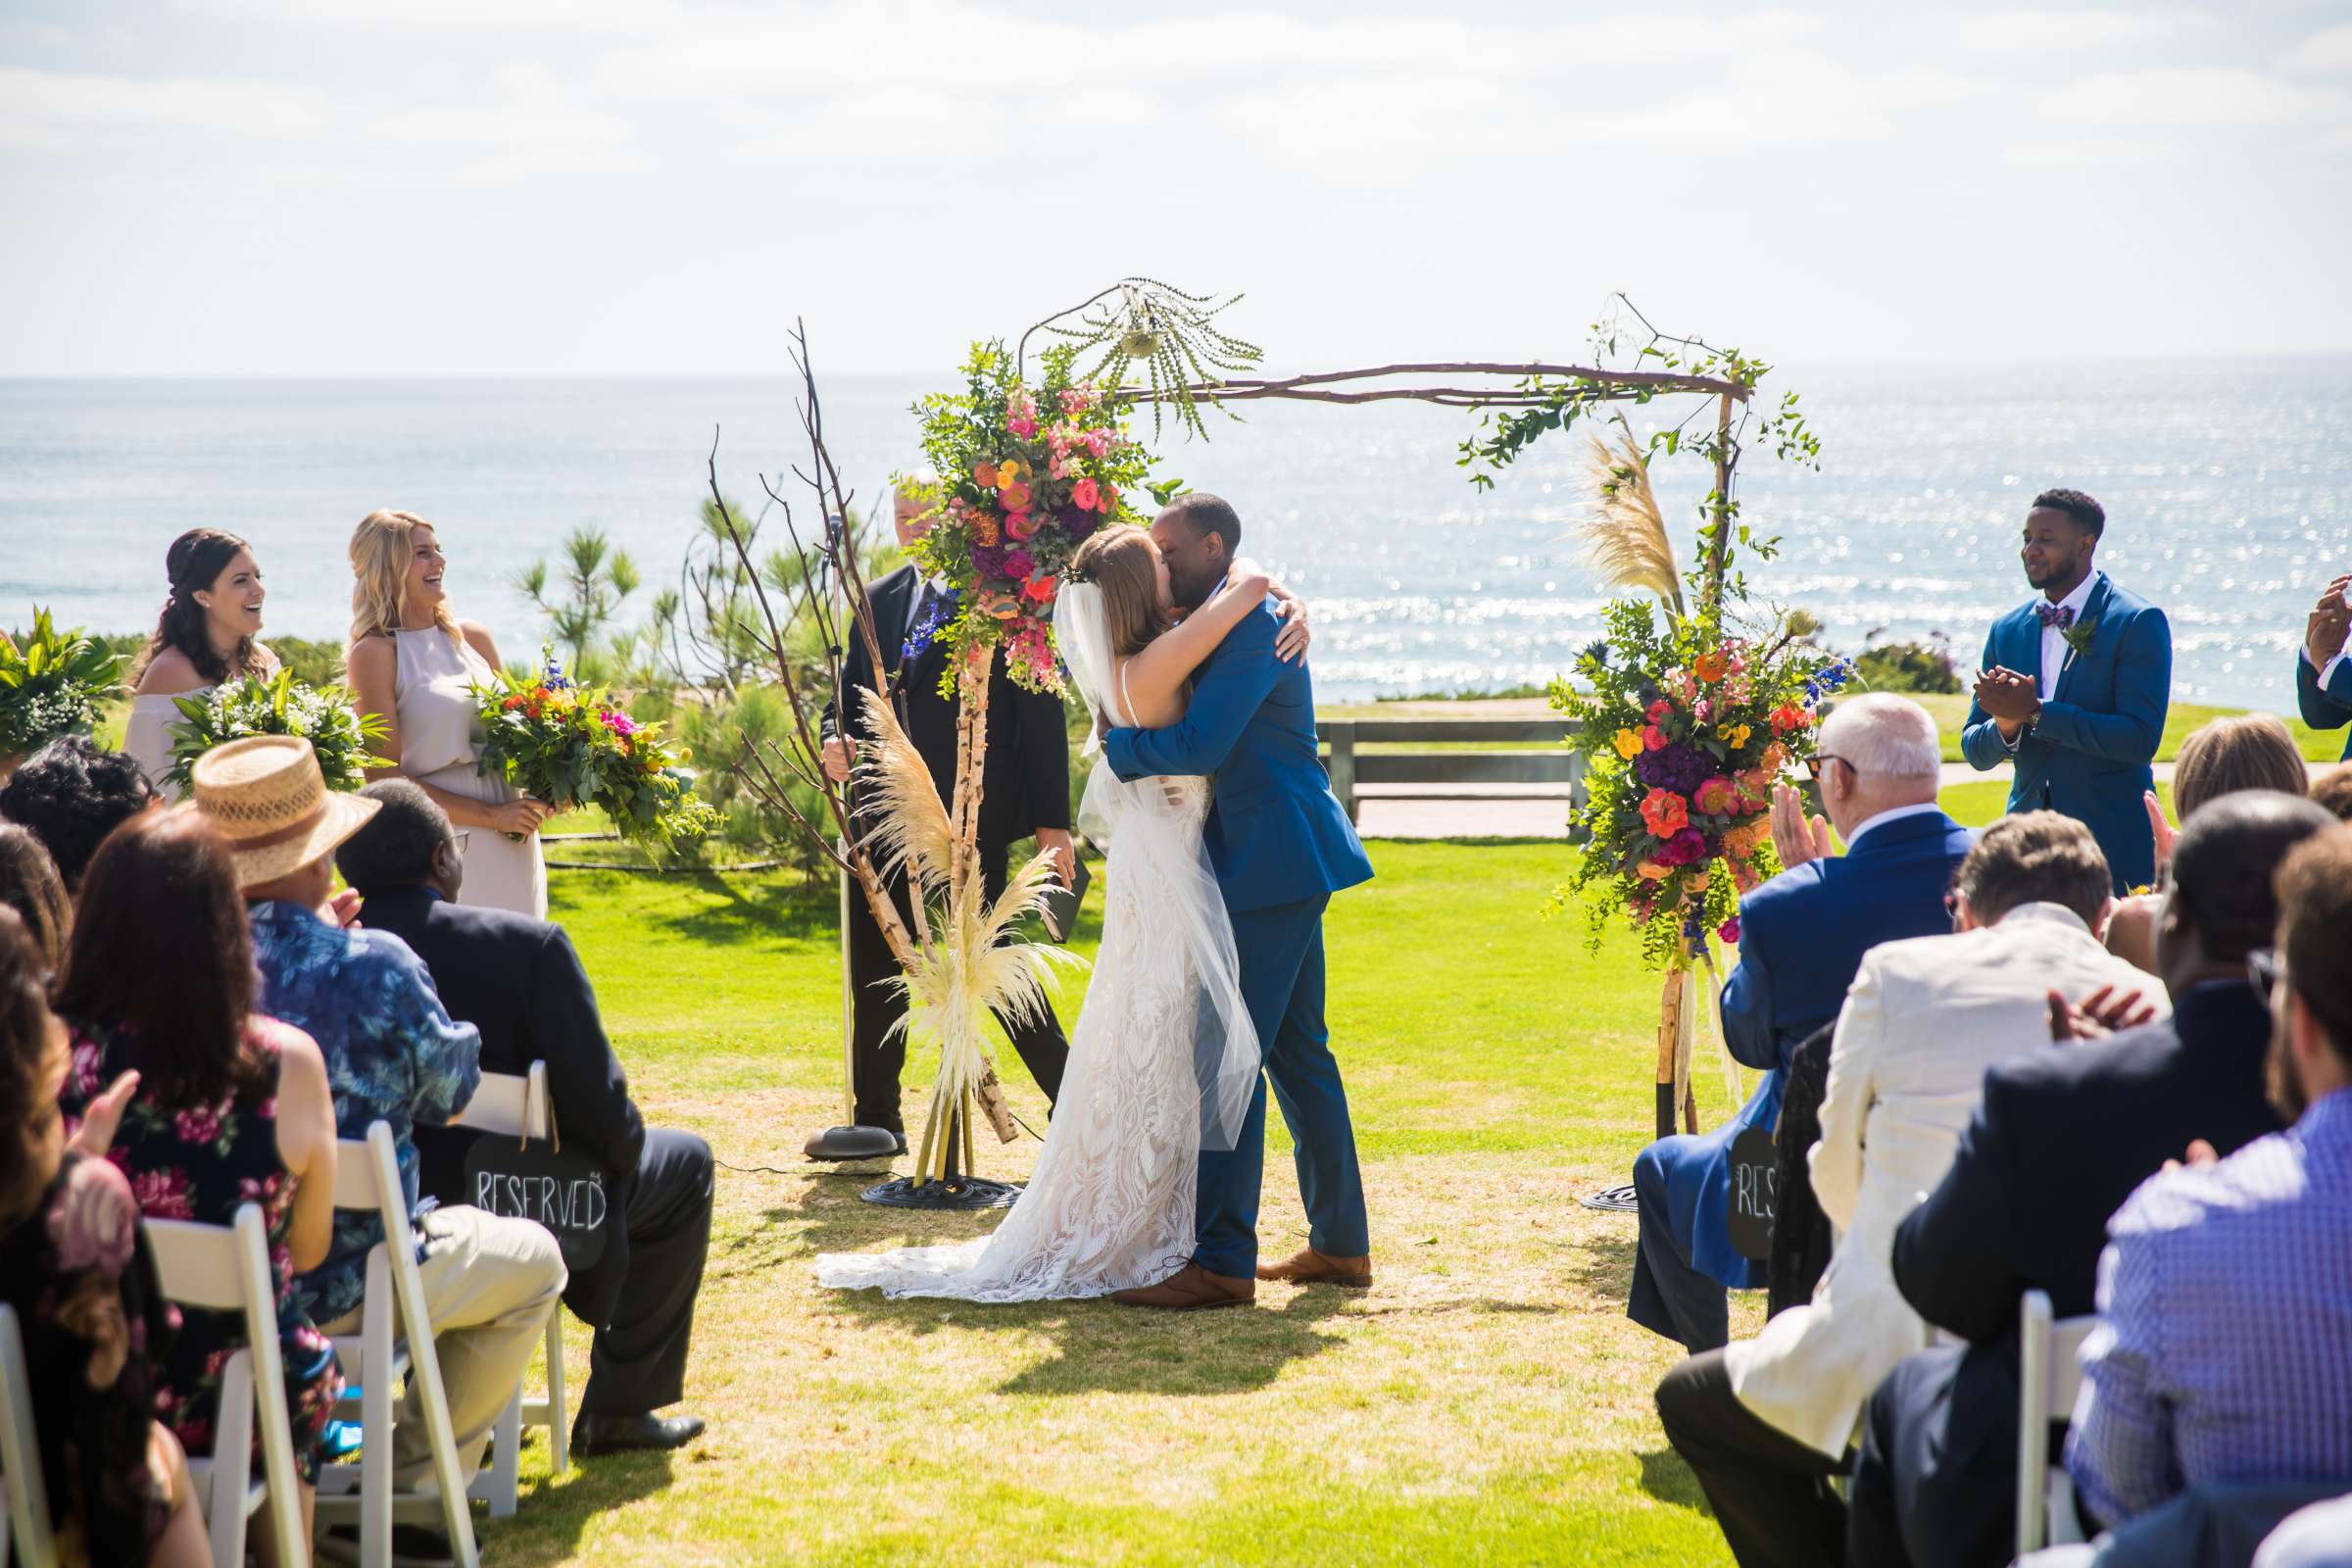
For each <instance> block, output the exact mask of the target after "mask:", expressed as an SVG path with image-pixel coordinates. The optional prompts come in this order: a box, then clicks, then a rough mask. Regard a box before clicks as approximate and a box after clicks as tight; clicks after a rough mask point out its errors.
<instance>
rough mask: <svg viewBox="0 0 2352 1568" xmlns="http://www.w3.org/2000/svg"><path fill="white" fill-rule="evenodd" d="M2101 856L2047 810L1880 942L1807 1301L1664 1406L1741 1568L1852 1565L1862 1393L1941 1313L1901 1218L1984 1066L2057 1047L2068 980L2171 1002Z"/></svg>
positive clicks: (1688, 1378)
mask: <svg viewBox="0 0 2352 1568" xmlns="http://www.w3.org/2000/svg"><path fill="white" fill-rule="evenodd" d="M2111 886H2112V880H2111V877H2110V874H2109V872H2108V869H2107V863H2106V859H2105V858H2104V857H2103V856H2102V855H2101V854H2100V853H2099V848H2098V845H2097V843H2096V842H2095V841H2094V840H2093V839H2092V838H2091V836H2090V832H2089V830H2088V829H2087V828H2085V827H2083V826H2082V824H2081V823H2080V822H2077V821H2075V820H2073V819H2072V818H2070V817H2065V816H2060V815H2058V814H2057V813H2055V812H2051V811H2033V812H2028V813H2025V814H2023V815H2019V816H2011V817H2006V818H2004V819H2003V820H2001V821H1999V822H1996V823H1994V824H1993V825H1992V826H1991V827H1989V828H1987V829H1986V830H1985V834H1984V836H1983V837H1982V838H1981V839H1980V840H1979V841H1978V844H1977V847H1976V848H1975V850H1973V851H1972V852H1971V853H1970V855H1969V857H1968V858H1967V860H1965V861H1964V862H1962V864H1961V867H1960V871H1959V874H1958V876H1957V878H1956V879H1955V881H1954V885H1953V892H1954V901H1953V911H1954V923H1955V927H1956V929H1955V930H1954V932H1953V934H1951V935H1949V936H1940V937H1919V938H1914V939H1911V940H1909V941H1903V942H1890V943H1887V944H1885V945H1883V946H1881V947H1878V948H1874V949H1872V950H1871V952H1870V953H1869V955H1868V956H1865V957H1864V959H1863V960H1862V967H1861V970H1860V972H1859V973H1858V974H1857V975H1856V976H1855V978H1854V983H1853V986H1852V988H1851V990H1849V991H1848V992H1847V994H1846V1001H1845V1005H1844V1008H1843V1009H1842V1010H1841V1011H1840V1012H1839V1013H1838V1032H1837V1036H1836V1040H1835V1043H1834V1044H1833V1045H1832V1047H1831V1052H1830V1075H1829V1086H1828V1089H1827V1091H1826V1093H1825V1094H1824V1097H1823V1100H1822V1105H1821V1142H1820V1143H1818V1144H1816V1145H1815V1146H1814V1148H1813V1152H1812V1160H1811V1165H1812V1177H1813V1189H1814V1193H1815V1195H1816V1196H1817V1197H1818V1198H1819V1200H1820V1201H1821V1207H1822V1211H1823V1212H1824V1213H1825V1214H1827V1215H1828V1216H1829V1219H1830V1223H1831V1224H1832V1225H1833V1226H1834V1227H1836V1229H1837V1232H1838V1245H1837V1250H1836V1251H1835V1252H1834V1253H1833V1254H1832V1256H1831V1259H1830V1265H1829V1268H1828V1269H1827V1271H1825V1272H1824V1273H1823V1275H1822V1277H1821V1283H1820V1284H1819V1285H1818V1286H1816V1287H1815V1289H1814V1292H1813V1299H1812V1301H1811V1302H1810V1303H1808V1304H1806V1305H1803V1306H1797V1307H1792V1308H1790V1309H1789V1310H1788V1311H1786V1312H1783V1313H1782V1314H1781V1315H1780V1316H1778V1317H1776V1318H1774V1319H1773V1320H1772V1321H1771V1322H1769V1323H1767V1324H1766V1325H1765V1326H1764V1331H1763V1333H1762V1334H1760V1335H1758V1336H1757V1337H1756V1338H1755V1339H1753V1340H1743V1341H1740V1342H1737V1343H1735V1344H1733V1345H1730V1346H1728V1347H1726V1348H1724V1349H1722V1350H1720V1351H1716V1352H1713V1353H1712V1354H1709V1355H1701V1356H1693V1357H1691V1359H1689V1360H1687V1361H1685V1362H1684V1363H1683V1364H1682V1365H1681V1366H1679V1367H1677V1368H1675V1370H1674V1371H1672V1372H1670V1373H1668V1374H1667V1375H1666V1379H1665V1381H1664V1382H1662V1383H1661V1384H1659V1386H1658V1415H1659V1419H1660V1420H1661V1421H1662V1422H1663V1423H1664V1425H1665V1428H1666V1435H1667V1438H1668V1440H1669V1441H1671V1442H1672V1443H1673V1444H1674V1446H1675V1448H1676V1449H1677V1450H1678V1451H1679V1452H1681V1454H1682V1455H1683V1457H1684V1458H1685V1459H1686V1460H1687V1461H1689V1463H1690V1465H1691V1469H1692V1470H1693V1471H1694V1472H1696V1474H1697V1476H1698V1479H1699V1484H1700V1485H1701V1486H1702V1487H1704V1488H1705V1490H1706V1493H1707V1496H1708V1500H1709V1501H1711V1502H1712V1503H1713V1504H1714V1507H1715V1514H1716V1518H1717V1519H1718V1521H1720V1522H1721V1524H1722V1526H1723V1532H1724V1537H1725V1539H1726V1540H1727V1541H1728V1542H1729V1543H1730V1544H1731V1547H1732V1552H1733V1555H1735V1556H1736V1557H1738V1558H1739V1560H1740V1563H1741V1564H1742V1565H1743V1568H1756V1565H1758V1564H1764V1563H1772V1564H1783V1563H1788V1564H1802V1563H1825V1564H1828V1563H1836V1562H1838V1560H1839V1558H1840V1554H1841V1546H1842V1541H1843V1537H1844V1519H1843V1505H1842V1503H1841V1502H1840V1501H1839V1499H1838V1496H1837V1495H1836V1494H1835V1493H1833V1492H1832V1491H1831V1490H1830V1488H1829V1486H1828V1484H1827V1480H1828V1478H1829V1477H1830V1476H1832V1475H1835V1474H1838V1473H1839V1472H1841V1471H1842V1470H1844V1468H1845V1453H1846V1448H1847V1445H1848V1442H1849V1440H1850V1439H1851V1437H1852V1435H1853V1431H1854V1424H1855V1421H1856V1420H1857V1418H1858V1417H1859V1416H1860V1414H1861V1411H1862V1407H1863V1403H1864V1401H1865V1400H1867V1399H1868V1398H1869V1397H1870V1392H1871V1390H1872V1389H1873V1388H1874V1387H1876V1386H1877V1384H1878V1382H1879V1380H1880V1379H1881V1378H1882V1377H1884V1376H1885V1375H1886V1374H1887V1371H1888V1370H1889V1369H1891V1368H1892V1367H1893V1366H1894V1364H1895V1363H1896V1362H1898V1361H1900V1360H1901V1359H1902V1358H1903V1357H1904V1356H1906V1355H1909V1354H1910V1353H1912V1352H1913V1351H1915V1350H1918V1349H1921V1348H1924V1347H1925V1346H1926V1345H1927V1342H1928V1329H1927V1325H1926V1324H1925V1323H1924V1322H1923V1321H1922V1320H1921V1319H1920V1317H1919V1315H1918V1314H1917V1313H1916V1312H1914V1311H1913V1310H1912V1309H1911V1307H1910V1306H1909V1304H1908V1303H1906V1302H1905V1301H1904V1300H1903V1299H1902V1297H1901V1295H1900V1294H1899V1293H1898V1292H1897V1291H1896V1290H1895V1287H1894V1280H1893V1275H1892V1272H1891V1270H1890V1268H1889V1266H1888V1257H1889V1253H1890V1251H1891V1250H1892V1246H1893V1239H1894V1229H1895V1226H1896V1224H1897V1223H1898V1222H1899V1221H1900V1220H1901V1219H1902V1217H1903V1215H1904V1214H1906V1213H1907V1212H1909V1211H1910V1209H1911V1207H1912V1205H1913V1204H1915V1203H1917V1202H1918V1201H1919V1200H1920V1197H1921V1195H1922V1194H1923V1193H1925V1192H1926V1191H1927V1190H1928V1189H1929V1188H1932V1187H1934V1186H1935V1185H1936V1182H1937V1181H1938V1180H1939V1179H1941V1177H1942V1175H1943V1171H1944V1168H1945V1167H1946V1166H1947V1165H1949V1164H1950V1163H1951V1160H1952V1154H1953V1151H1954V1149H1955V1148H1956V1146H1957V1145H1958V1142H1959V1138H1960V1133H1961V1131H1962V1129H1963V1128H1965V1127H1966V1126H1967V1125H1968V1119H1969V1116H1970V1114H1971V1113H1972V1112H1973V1111H1974V1110H1975V1109H1976V1104H1977V1101H1978V1098H1979V1095H1980V1094H1981V1092H1982V1087H1983V1083H1984V1077H1985V1068H1986V1067H1988V1066H1990V1065H1991V1064H1992V1063H1993V1062H1995V1061H1998V1060H2000V1059H2001V1058H2002V1057H2004V1056H2010V1055H2014V1054H2018V1053H2019V1052H2022V1051H2035V1050H2039V1051H2049V1050H2055V1049H2062V1048H2057V1047H2053V1046H2052V1045H2051V1044H2050V1043H2049V1023H2048V1010H2047V1009H2048V1000H2047V999H2048V997H2049V995H2050V993H2051V992H2052V991H2060V992H2064V993H2065V994H2066V995H2068V996H2070V997H2081V996H2085V995H2088V994H2089V993H2091V992H2093V991H2096V990H2097V989H2099V988H2100V987H2102V986H2111V987H2114V988H2116V990H2117V991H2118V992H2121V991H2125V990H2140V991H2143V992H2144V993H2147V1000H2148V1001H2149V1002H2150V1003H2151V1004H2152V1005H2155V1006H2156V1007H2158V1008H2159V1009H2162V1008H2163V1007H2164V1006H2165V1005H2166V1004H2165V1001H2164V996H2163V991H2162V988H2161V986H2160V985H2159V984H2158V983H2157V982H2156V981H2155V980H2154V979H2153V978H2152V977H2150V976H2148V975H2146V974H2144V973H2142V972H2141V971H2140V970H2138V969H2135V968H2133V967H2132V966H2131V965H2130V964H2129V963H2126V962H2125V961H2124V960H2122V959H2120V958H2117V957H2115V956H2112V955H2110V954H2109V953H2108V952H2107V950H2106V949H2105V948H2104V947H2102V946H2101V945H2100V942H2099V932H2100V930H2101V928H2102V927H2103V926H2104V925H2105V923H2106V917H2107V912H2108V910H2109V908H2110V907H2111V904H2112V900H2111V898H2110V892H2109V890H2110V888H2111Z"/></svg>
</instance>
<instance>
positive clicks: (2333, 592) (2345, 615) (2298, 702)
mask: <svg viewBox="0 0 2352 1568" xmlns="http://www.w3.org/2000/svg"><path fill="white" fill-rule="evenodd" d="M2347 592H2352V576H2345V577H2338V578H2336V579H2335V580H2334V581H2332V582H2330V583H2329V584H2328V585H2327V587H2326V588H2323V589H2321V590H2320V597H2319V601H2318V603H2316V604H2314V605H2313V606H2312V607H2311V614H2310V615H2309V616H2308V617H2306V619H2305V620H2304V622H2303V646H2302V647H2301V648H2299V649H2297V650H2296V651H2295V706H2296V707H2297V708H2298V709H2300V710H2301V711H2302V713H2303V722H2304V723H2306V724H2309V725H2310V726H2311V727H2312V728H2313V729H2342V728H2343V727H2344V726H2345V725H2346V724H2352V659H2346V658H2345V657H2344V653H2345V647H2344V643H2345V638H2346V637H2347V636H2348V635H2352V605H2346V604H2345V603H2344V595H2345V594H2346V593H2347ZM2344 760H2346V761H2352V735H2347V736H2345V737H2344Z"/></svg>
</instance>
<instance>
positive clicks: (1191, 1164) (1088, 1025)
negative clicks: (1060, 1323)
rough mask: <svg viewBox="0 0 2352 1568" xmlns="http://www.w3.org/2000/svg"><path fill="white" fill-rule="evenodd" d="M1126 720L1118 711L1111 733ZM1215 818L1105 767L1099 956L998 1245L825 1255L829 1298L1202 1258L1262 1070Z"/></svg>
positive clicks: (953, 1288) (821, 1271) (1086, 675)
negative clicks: (1219, 1169)
mask: <svg viewBox="0 0 2352 1568" xmlns="http://www.w3.org/2000/svg"><path fill="white" fill-rule="evenodd" d="M1091 588H1092V585H1091V584H1074V585H1072V586H1071V587H1070V588H1068V589H1066V590H1065V591H1064V600H1065V602H1064V603H1063V604H1062V605H1061V606H1060V607H1059V609H1058V610H1057V613H1056V614H1055V617H1054V625H1055V631H1056V633H1057V637H1058V640H1059V641H1060V643H1061V645H1062V650H1063V654H1064V657H1065V658H1066V659H1067V660H1068V662H1070V665H1071V673H1072V675H1073V677H1075V678H1076V679H1077V681H1078V683H1079V685H1080V689H1081V690H1082V691H1083V692H1084V693H1085V695H1086V696H1087V698H1088V700H1089V701H1090V702H1092V703H1094V704H1095V706H1096V707H1097V709H1098V711H1100V710H1101V709H1102V707H1103V691H1102V687H1101V685H1100V684H1099V679H1100V674H1101V673H1106V672H1107V669H1108V668H1109V662H1108V659H1107V653H1108V649H1107V638H1106V637H1105V636H1103V633H1102V631H1101V628H1100V625H1099V621H1100V607H1099V605H1098V604H1096V603H1095V602H1094V601H1093V600H1092V599H1091V597H1090V595H1089V590H1091ZM1124 710H1125V705H1123V704H1121V705H1116V706H1113V707H1112V708H1111V709H1110V711H1111V713H1112V715H1113V717H1114V719H1115V720H1116V721H1118V722H1122V723H1123V722H1125V719H1124V717H1123V716H1122V714H1123V711H1124ZM1208 804H1209V781H1208V780H1207V779H1205V778H1198V777H1194V778H1151V779H1143V780H1138V781H1136V782H1134V783H1127V782H1124V781H1122V780H1120V779H1118V778H1116V777H1114V776H1113V775H1112V774H1111V772H1110V770H1109V768H1108V766H1107V765H1106V764H1098V765H1097V767H1096V769H1095V772H1094V774H1093V776H1092V777H1091V778H1090V779H1089V781H1088V784H1087V791H1086V805H1085V806H1084V807H1083V808H1082V809H1081V821H1082V822H1084V823H1085V824H1086V826H1087V830H1088V832H1089V834H1090V836H1093V837H1095V838H1097V839H1101V838H1102V837H1103V836H1104V835H1105V834H1107V835H1108V837H1109V842H1110V854H1109V859H1108V862H1107V864H1106V866H1105V869H1104V873H1103V881H1104V883H1105V895H1104V900H1103V946H1102V950H1101V953H1100V954H1099V955H1098V956H1097V957H1096V959H1095V965H1094V972H1093V975H1092V977H1091V979H1090V980H1089V983H1088V986H1087V994H1086V1005H1085V1006H1084V1008H1083V1009H1082V1010H1081V1011H1080V1013H1079V1016H1078V1026H1077V1028H1076V1030H1075V1031H1074V1032H1073V1033H1072V1035H1071V1037H1070V1062H1069V1067H1068V1069H1067V1071H1065V1072H1064V1074H1063V1076H1062V1080H1061V1094H1060V1098H1059V1100H1058V1102H1057V1103H1056V1104H1055V1107H1054V1119H1053V1121H1052V1123H1051V1125H1050V1126H1049V1127H1048V1129H1047V1132H1046V1141H1045V1147H1044V1148H1043V1149H1042V1150H1040V1151H1039V1152H1038V1156H1037V1168H1036V1170H1035V1172H1034V1173H1033V1174H1032V1175H1031V1176H1030V1178H1029V1185H1028V1188H1027V1190H1026V1191H1025V1192H1023V1193H1022V1194H1021V1197H1020V1201H1018V1202H1016V1203H1014V1204H1013V1206H1012V1208H1011V1210H1010V1211H1009V1212H1007V1213H1006V1215H1005V1220H1004V1223H1003V1224H1001V1225H999V1226H998V1227H997V1229H996V1231H995V1233H994V1234H992V1235H989V1236H985V1237H981V1238H977V1239H975V1240H972V1241H968V1242H963V1243H960V1244H956V1245H950V1246H939V1247H913V1248H905V1249H901V1250H897V1251H891V1252H880V1253H860V1252H828V1253H824V1254H821V1255H820V1256H819V1257H818V1258H817V1260H816V1273H817V1281H818V1283H819V1284H821V1285H825V1286H829V1287H833V1288H837V1289H843V1290H860V1289H875V1288H878V1289H880V1290H882V1291H884V1292H886V1293H888V1294H889V1295H892V1296H938V1297H953V1298H956V1299H963V1300H975V1301H1032V1300H1047V1299H1063V1298H1070V1297H1086V1296H1102V1295H1105V1294H1107V1293H1109V1292H1111V1291H1117V1290H1126V1289H1128V1288H1130V1287H1134V1286H1141V1285H1151V1284H1154V1283H1156V1282H1157V1281H1159V1280H1162V1279H1164V1278H1166V1277H1167V1276H1168V1275H1169V1274H1172V1273H1174V1272H1175V1271H1176V1270H1177V1269H1178V1268H1179V1267H1181V1266H1182V1265H1183V1263H1184V1261H1185V1260H1186V1259H1187V1258H1189V1257H1190V1256H1192V1252H1193V1242H1194V1231H1193V1204H1194V1178H1195V1173H1196V1169H1197V1166H1198V1164H1199V1152H1200V1151H1201V1149H1202V1148H1204V1147H1206V1148H1225V1149H1230V1148H1232V1147H1233V1141H1234V1135H1235V1133H1236V1132H1237V1131H1238V1130H1239V1127H1240V1124H1241V1119H1242V1115H1243V1112H1244V1111H1246V1109H1247V1108H1248V1104H1249V1100H1250V1091H1251V1089H1253V1088H1254V1087H1255V1079H1256V1075H1257V1064H1258V1054H1257V1049H1256V1040H1255V1036H1254V1034H1253V1033H1252V1032H1251V1029H1250V1016H1249V1012H1248V1010H1247V1009H1246V1008H1245V1007H1243V1005H1242V1004H1241V987H1240V979H1239V965H1238V962H1237V960H1236V956H1235V953H1234V944H1233V926H1232V923H1231V920H1230V919H1229V917H1228V916H1227V915H1226V912H1225V906H1224V901H1223V898H1222V897H1221V895H1220V894H1219V893H1218V891H1217V885H1216V878H1215V875H1214V873H1213V872H1212V871H1211V870H1210V868H1209V864H1208V859H1207V856H1206V854H1205V853H1204V852H1203V850H1202V848H1201V824H1202V823H1203V821H1205V819H1206V818H1207V815H1208Z"/></svg>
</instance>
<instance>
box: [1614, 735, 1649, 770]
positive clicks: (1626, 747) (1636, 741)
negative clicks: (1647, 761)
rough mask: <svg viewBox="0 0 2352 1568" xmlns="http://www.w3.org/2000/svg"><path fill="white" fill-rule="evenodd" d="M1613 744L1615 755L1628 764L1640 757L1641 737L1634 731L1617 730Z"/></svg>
mask: <svg viewBox="0 0 2352 1568" xmlns="http://www.w3.org/2000/svg"><path fill="white" fill-rule="evenodd" d="M1613 744H1614V745H1615V746H1616V748H1617V755H1618V756H1619V757H1622V758H1624V759H1625V760H1627V761H1629V762H1630V761H1632V760H1634V759H1635V758H1637V757H1640V756H1641V755H1642V737H1641V735H1640V734H1639V733H1637V732H1636V731H1633V730H1630V729H1621V730H1619V731H1618V732H1617V736H1616V740H1615V741H1614V743H1613Z"/></svg>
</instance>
